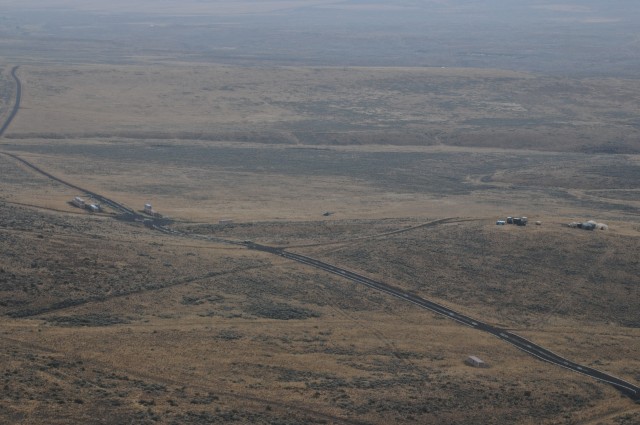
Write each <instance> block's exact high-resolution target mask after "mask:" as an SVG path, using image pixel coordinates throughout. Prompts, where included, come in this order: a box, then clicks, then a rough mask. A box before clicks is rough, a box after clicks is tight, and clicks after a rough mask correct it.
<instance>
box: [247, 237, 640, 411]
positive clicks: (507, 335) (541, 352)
mask: <svg viewBox="0 0 640 425" xmlns="http://www.w3.org/2000/svg"><path fill="white" fill-rule="evenodd" d="M246 245H247V247H248V248H249V249H255V250H258V251H265V252H269V253H272V254H275V255H280V256H282V257H284V258H288V259H290V260H293V261H297V262H299V263H302V264H306V265H309V266H312V267H316V268H318V269H321V270H324V271H327V272H329V273H333V274H336V275H338V276H341V277H343V278H345V279H349V280H351V281H353V282H357V283H360V284H362V285H365V286H368V287H370V288H373V289H376V290H378V291H380V292H384V293H385V294H388V295H391V296H393V297H396V298H399V299H401V300H403V301H407V302H410V303H412V304H415V305H417V306H419V307H422V308H424V309H426V310H430V311H432V312H434V313H437V314H440V315H442V316H445V317H447V318H449V319H451V320H455V321H456V322H458V323H461V324H463V325H466V326H469V327H471V328H474V329H478V330H480V331H484V332H487V333H490V334H492V335H494V336H496V337H498V338H500V339H501V340H503V341H504V342H506V343H508V344H511V345H513V346H515V347H516V348H518V349H520V350H522V351H524V352H526V353H528V354H530V355H532V356H534V357H536V358H538V359H540V360H543V361H546V362H549V363H553V364H555V365H557V366H560V367H563V368H565V369H569V370H572V371H574V372H577V373H581V374H583V375H587V376H590V377H592V378H595V379H597V380H599V381H602V382H605V383H607V384H609V385H612V386H613V387H614V388H616V389H617V390H619V391H620V392H622V393H623V394H625V395H627V396H629V397H630V398H632V399H633V400H635V401H636V402H640V387H638V386H636V385H634V384H632V383H630V382H627V381H625V380H623V379H620V378H618V377H615V376H613V375H609V374H607V373H605V372H602V371H600V370H597V369H593V368H591V367H587V366H583V365H581V364H579V363H575V362H572V361H570V360H568V359H566V358H564V357H562V356H560V355H558V354H556V353H554V352H552V351H551V350H548V349H546V348H544V347H542V346H540V345H538V344H535V343H534V342H532V341H529V340H528V339H525V338H523V337H521V336H520V335H517V334H515V333H513V332H509V331H507V330H505V329H501V328H498V327H495V326H492V325H489V324H487V323H484V322H482V321H480V320H478V319H474V318H472V317H469V316H467V315H464V314H462V313H458V312H457V311H455V310H452V309H450V308H448V307H445V306H443V305H440V304H437V303H435V302H433V301H429V300H427V299H424V298H421V297H419V296H417V295H415V294H412V293H410V292H407V291H404V290H402V289H400V288H396V287H393V286H391V285H388V284H386V283H383V282H378V281H376V280H373V279H370V278H368V277H366V276H362V275H360V274H357V273H354V272H352V271H349V270H346V269H343V268H340V267H336V266H334V265H332V264H328V263H325V262H322V261H320V260H316V259H314V258H311V257H307V256H304V255H300V254H294V253H292V252H287V251H285V250H283V249H280V248H274V247H270V246H265V245H260V244H256V243H247V244H246Z"/></svg>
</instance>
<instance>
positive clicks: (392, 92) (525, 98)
mask: <svg viewBox="0 0 640 425" xmlns="http://www.w3.org/2000/svg"><path fill="white" fill-rule="evenodd" d="M20 77H21V78H22V79H23V81H24V84H25V92H24V96H23V97H24V99H23V105H24V106H23V110H22V111H21V113H20V114H19V115H18V117H17V119H16V120H15V122H14V124H13V125H12V127H11V129H10V131H9V132H8V133H7V137H9V138H10V139H16V138H18V139H22V138H29V137H38V138H45V139H61V138H62V139H65V138H83V137H84V138H87V137H88V138H93V137H102V138H134V139H140V138H144V139H154V138H155V139H158V138H161V139H200V140H203V141H232V142H243V143H246V142H257V143H271V144H273V143H278V144H292V145H371V144H375V145H400V146H404V145H410V146H431V145H449V146H465V147H496V148H512V147H517V148H518V149H530V150H540V151H548V150H552V151H563V152H583V153H638V152H639V149H640V148H638V144H637V140H638V137H639V135H640V132H639V131H640V121H638V117H637V114H636V111H637V109H638V107H639V105H638V98H640V80H638V79H614V78H608V79H595V78H592V79H567V78H559V77H543V76H536V75H533V74H528V73H517V72H510V71H499V70H474V69H440V68H431V69H428V68H427V69H424V68H421V69H416V68H414V69H410V68H326V67H315V68H308V67H306V68H305V67H259V68H247V67H234V66H213V65H210V66H203V65H188V64H181V65H173V66H170V65H163V66H161V67H160V66H153V67H149V66H116V65H107V66H104V65H101V66H98V65H84V66H73V67H69V66H46V67H37V66H23V67H22V68H21V69H20ZM6 83H9V84H11V83H12V82H11V81H10V80H7V81H6ZM5 86H6V84H5Z"/></svg>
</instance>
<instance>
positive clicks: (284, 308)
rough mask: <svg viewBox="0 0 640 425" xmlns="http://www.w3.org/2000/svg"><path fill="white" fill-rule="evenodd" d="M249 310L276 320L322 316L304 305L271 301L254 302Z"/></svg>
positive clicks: (258, 315) (256, 314)
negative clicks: (297, 305) (296, 305)
mask: <svg viewBox="0 0 640 425" xmlns="http://www.w3.org/2000/svg"><path fill="white" fill-rule="evenodd" d="M247 312H248V313H250V314H252V315H254V316H257V317H262V318H265V319H276V320H304V319H310V318H314V317H320V314H319V313H317V312H315V311H312V310H309V309H306V308H302V307H295V306H291V305H289V304H284V303H277V304H276V303H271V302H269V301H265V302H263V303H260V304H252V305H250V306H249V307H248V308H247Z"/></svg>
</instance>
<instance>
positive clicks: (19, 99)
mask: <svg viewBox="0 0 640 425" xmlns="http://www.w3.org/2000/svg"><path fill="white" fill-rule="evenodd" d="M18 68H19V66H14V67H13V69H12V70H11V76H12V77H13V79H14V80H15V81H16V99H15V102H14V103H13V109H12V110H11V113H10V114H9V116H8V117H7V119H6V120H5V122H4V124H2V127H0V137H2V135H3V134H4V132H5V131H6V130H7V128H9V125H11V121H13V119H14V118H15V117H16V115H17V114H18V110H19V109H20V102H22V83H21V82H20V78H18V74H17V72H18Z"/></svg>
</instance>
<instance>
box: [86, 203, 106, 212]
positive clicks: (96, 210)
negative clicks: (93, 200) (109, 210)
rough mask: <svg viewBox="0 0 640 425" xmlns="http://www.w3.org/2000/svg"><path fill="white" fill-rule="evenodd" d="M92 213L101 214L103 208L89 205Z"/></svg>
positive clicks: (88, 207)
mask: <svg viewBox="0 0 640 425" xmlns="http://www.w3.org/2000/svg"><path fill="white" fill-rule="evenodd" d="M86 208H87V209H88V210H89V211H90V212H92V213H97V212H100V211H101V209H102V208H100V205H96V204H89V205H87V207H86Z"/></svg>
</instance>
